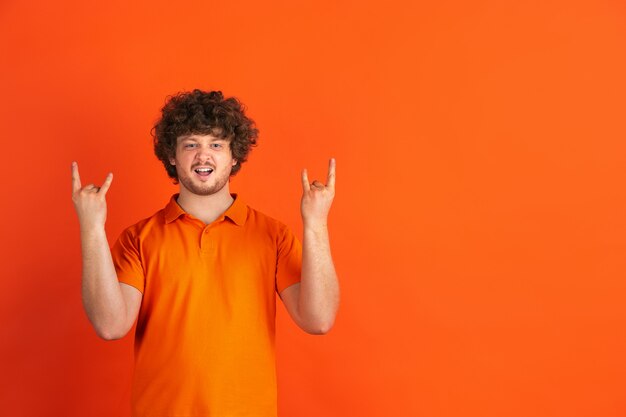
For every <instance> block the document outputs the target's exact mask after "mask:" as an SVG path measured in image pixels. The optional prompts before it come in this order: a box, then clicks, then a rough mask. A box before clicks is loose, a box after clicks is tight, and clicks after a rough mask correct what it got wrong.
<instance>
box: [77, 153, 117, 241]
mask: <svg viewBox="0 0 626 417" xmlns="http://www.w3.org/2000/svg"><path fill="white" fill-rule="evenodd" d="M112 181H113V173H112V172H110V173H109V174H108V175H107V177H106V179H105V180H104V184H102V186H101V187H98V186H96V185H95V184H88V185H85V186H84V187H82V188H81V184H80V175H78V164H77V163H76V162H72V201H73V202H74V208H75V209H76V214H78V221H79V223H80V227H81V229H84V230H89V229H92V228H104V223H105V221H106V218H107V203H106V200H105V198H104V197H105V195H106V193H107V191H108V190H109V187H110V186H111V182H112Z"/></svg>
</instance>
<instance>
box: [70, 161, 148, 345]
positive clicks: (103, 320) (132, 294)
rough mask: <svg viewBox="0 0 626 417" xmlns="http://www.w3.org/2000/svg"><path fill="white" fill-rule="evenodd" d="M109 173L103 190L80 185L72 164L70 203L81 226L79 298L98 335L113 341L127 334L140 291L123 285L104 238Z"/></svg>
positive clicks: (135, 311) (76, 166)
mask: <svg viewBox="0 0 626 417" xmlns="http://www.w3.org/2000/svg"><path fill="white" fill-rule="evenodd" d="M112 180H113V174H112V173H109V174H108V175H107V177H106V180H105V181H104V183H103V184H102V187H98V186H96V185H94V184H88V185H86V186H85V187H82V186H81V182H80V176H79V173H78V164H76V162H74V163H72V201H73V202H74V207H75V208H76V213H77V215H78V220H79V223H80V240H81V250H82V261H83V278H82V299H83V306H84V308H85V311H86V313H87V317H88V318H89V321H90V322H91V324H92V325H93V327H94V329H95V330H96V333H97V334H98V336H100V337H101V338H103V339H105V340H115V339H119V338H121V337H123V336H124V335H126V333H128V331H129V330H130V328H131V327H132V325H133V323H134V322H135V318H136V317H137V314H138V312H139V306H140V304H141V292H139V290H137V289H136V288H132V289H130V288H127V287H130V286H129V285H125V284H124V285H122V284H121V283H120V282H119V281H118V279H117V274H116V272H115V266H114V264H113V259H112V257H111V250H110V248H109V244H108V241H107V237H106V232H105V229H104V223H105V221H106V212H107V208H106V200H105V195H106V193H107V191H108V189H109V187H110V186H111V182H112Z"/></svg>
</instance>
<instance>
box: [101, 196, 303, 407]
mask: <svg viewBox="0 0 626 417" xmlns="http://www.w3.org/2000/svg"><path fill="white" fill-rule="evenodd" d="M231 196H232V197H233V198H234V199H235V201H234V202H233V204H232V205H231V206H230V207H229V208H228V209H227V210H226V212H224V213H223V214H222V215H221V216H220V217H219V218H218V219H216V220H215V221H214V222H213V223H211V224H208V225H205V224H204V223H203V222H202V221H201V220H200V219H198V218H196V217H193V216H191V215H190V214H187V213H186V212H185V211H184V210H183V209H182V208H181V207H180V206H179V205H178V203H177V202H176V198H177V197H178V194H174V195H173V196H172V197H171V199H170V201H169V203H168V204H167V206H166V207H165V208H164V209H162V210H159V211H158V212H157V213H155V214H154V215H153V216H151V217H149V218H146V219H144V220H141V221H139V222H138V223H136V224H134V225H132V226H130V227H128V228H127V229H125V230H124V231H123V232H122V233H121V234H120V236H119V238H118V239H117V241H116V242H115V244H114V245H113V247H112V249H111V255H112V257H113V263H114V265H115V270H116V272H117V277H118V280H119V281H120V282H123V283H126V284H129V285H132V286H133V287H135V288H137V289H138V290H139V291H141V292H142V293H143V300H142V303H141V309H140V311H139V316H138V318H137V328H136V333H135V346H134V349H135V370H134V375H133V384H132V394H131V398H132V415H133V417H157V416H158V417H174V416H175V417H192V416H193V417H235V416H237V417H244V416H251V417H252V416H254V417H276V416H277V404H276V403H277V396H276V388H277V387H276V366H275V348H274V336H275V314H276V292H279V293H280V291H282V290H283V289H285V288H286V287H288V286H290V285H292V284H295V283H296V282H299V281H300V273H301V265H302V246H301V244H300V242H299V241H298V239H297V238H296V237H295V235H294V234H293V233H292V232H291V231H290V230H289V229H288V228H287V226H285V225H284V224H283V223H281V222H280V221H278V220H275V219H273V218H271V217H269V216H266V215H264V214H262V213H260V212H259V211H257V210H255V209H253V208H251V207H248V206H247V205H246V204H245V203H244V202H243V201H242V200H241V198H240V197H239V196H238V195H237V194H231Z"/></svg>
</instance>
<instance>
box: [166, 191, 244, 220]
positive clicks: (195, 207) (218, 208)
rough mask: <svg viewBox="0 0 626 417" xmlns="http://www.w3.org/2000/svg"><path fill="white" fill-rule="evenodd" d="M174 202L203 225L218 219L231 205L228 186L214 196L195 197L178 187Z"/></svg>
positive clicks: (231, 198) (231, 199) (231, 200)
mask: <svg viewBox="0 0 626 417" xmlns="http://www.w3.org/2000/svg"><path fill="white" fill-rule="evenodd" d="M179 189H180V190H179V196H178V198H177V199H176V202H177V203H178V205H179V206H181V207H182V209H183V210H185V212H187V213H188V214H191V215H192V216H194V217H196V218H198V219H200V220H202V221H203V222H204V223H205V224H209V223H212V222H213V221H215V219H217V218H218V217H220V215H222V214H223V213H224V212H225V211H226V210H227V209H228V208H229V207H230V206H231V205H232V204H233V201H235V200H234V199H233V197H232V196H231V195H230V191H229V189H228V184H227V185H226V186H225V187H224V188H222V189H221V190H219V191H218V192H217V193H215V194H211V195H197V194H194V193H192V192H190V191H189V190H187V189H186V188H185V187H183V186H182V185H180V187H179Z"/></svg>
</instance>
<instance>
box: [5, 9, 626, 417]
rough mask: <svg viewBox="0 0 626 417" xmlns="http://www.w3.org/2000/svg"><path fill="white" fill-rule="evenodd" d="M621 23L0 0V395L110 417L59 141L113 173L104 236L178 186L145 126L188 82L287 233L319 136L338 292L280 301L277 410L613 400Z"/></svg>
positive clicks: (119, 409) (64, 149)
mask: <svg viewBox="0 0 626 417" xmlns="http://www.w3.org/2000/svg"><path fill="white" fill-rule="evenodd" d="M625 47H626V7H625V6H624V3H622V2H617V1H591V0H588V1H560V0H555V1H531V2H514V1H509V2H507V1H494V0H486V1H477V2H460V1H437V2H435V1H430V2H426V1H422V2H419V1H385V2H382V1H381V2H379V1H369V2H368V1H366V2H362V1H361V2H356V1H321V2H320V1H315V2H312V1H308V2H287V1H282V2H278V1H275V2H272V1H270V2H252V1H247V2H212V1H202V2H201V1H194V2H186V3H184V4H176V5H175V4H173V3H172V2H161V1H152V2H133V3H128V2H115V1H114V2H100V3H90V2H79V1H69V0H62V1H60V2H43V1H35V2H17V1H5V2H3V3H2V4H0V56H1V57H2V62H3V64H2V65H1V66H0V91H1V92H2V100H0V126H1V127H2V130H1V133H0V138H1V140H2V145H3V146H2V149H3V151H4V160H3V163H2V164H1V167H2V168H1V169H2V176H1V178H2V184H3V187H2V188H3V197H2V198H3V204H2V205H1V210H2V212H1V213H0V222H1V227H2V229H1V230H2V239H1V244H2V248H1V249H2V250H1V251H0V253H1V254H2V255H1V256H2V259H1V260H2V265H3V273H2V275H1V278H0V328H2V330H3V331H2V340H1V342H0V358H2V359H0V361H1V362H0V364H1V369H2V371H3V372H1V373H0V374H1V376H0V404H2V410H3V411H2V413H3V415H7V416H9V415H10V416H20V417H21V416H29V417H30V416H42V415H47V416H85V415H88V416H111V415H115V416H130V407H129V401H130V388H131V385H130V384H131V376H132V366H133V361H132V346H133V344H132V343H133V341H132V333H131V334H129V335H127V336H126V337H125V338H124V339H121V340H118V341H114V342H105V341H103V340H101V339H99V338H98V337H97V336H96V334H95V332H94V331H93V329H92V327H91V325H90V323H89V321H88V320H87V317H86V314H85V312H84V310H83V306H82V302H81V291H80V288H81V287H80V285H81V264H80V262H81V253H80V240H79V229H78V221H77V218H76V215H75V213H74V208H73V205H72V201H71V181H70V164H71V162H72V161H74V160H75V161H78V163H79V166H80V169H81V177H82V179H83V183H84V184H87V183H89V182H94V183H101V182H102V181H103V180H104V178H105V176H106V174H107V173H108V172H113V174H114V179H113V183H112V185H111V188H110V190H109V193H108V197H107V203H108V213H107V226H106V227H107V235H108V239H109V242H110V243H111V244H112V243H113V242H114V240H115V239H116V238H117V236H118V235H119V233H120V232H121V231H122V230H123V228H125V227H126V226H128V225H130V224H132V223H135V222H136V221H138V220H140V219H142V218H145V217H147V216H150V215H151V214H153V213H154V212H156V211H157V210H159V209H160V208H162V207H163V206H164V205H165V204H166V203H167V201H168V199H169V197H170V196H171V195H172V194H173V193H174V192H176V191H177V187H175V186H173V185H172V184H171V183H170V182H169V181H168V179H167V176H166V174H165V171H164V169H163V166H162V165H161V164H160V163H159V162H158V161H157V160H156V158H155V157H154V155H153V152H152V147H151V137H150V128H151V127H152V125H153V124H154V122H155V121H156V119H157V118H158V116H159V110H160V108H161V106H162V105H163V103H164V101H165V98H166V97H167V96H168V95H170V94H174V93H176V92H178V91H183V90H190V89H193V88H201V89H206V90H209V89H218V90H221V91H223V92H224V94H225V95H234V96H236V97H238V98H240V99H241V101H242V102H244V103H245V105H246V106H247V109H248V114H249V115H250V116H251V117H252V118H253V119H254V120H255V121H256V122H257V125H258V127H259V129H260V139H259V146H258V147H257V148H255V149H254V150H253V151H252V153H251V154H250V158H249V161H248V162H247V163H245V164H244V166H243V168H242V170H241V172H240V173H238V174H237V176H236V177H235V178H233V180H232V182H231V185H230V187H231V190H232V191H234V192H237V193H239V194H241V195H242V196H243V197H245V201H246V202H247V203H248V204H250V205H251V206H253V207H255V208H257V209H259V210H261V211H263V212H265V213H267V214H269V215H271V216H273V217H276V218H279V219H281V220H282V221H283V222H285V223H286V224H287V225H288V226H290V227H291V228H292V229H293V230H294V231H295V232H296V233H297V234H298V236H299V237H300V238H301V233H302V223H301V219H300V212H299V204H300V197H301V193H302V191H301V183H300V172H301V169H302V168H307V169H308V170H309V178H310V179H311V180H313V179H320V180H325V178H326V168H327V164H328V159H329V158H330V157H334V158H336V160H337V183H336V190H337V193H336V197H335V201H334V203H333V207H332V209H331V212H330V218H329V230H330V238H331V247H332V254H333V260H334V262H335V266H336V269H337V273H338V276H339V281H340V286H341V306H340V310H339V315H338V317H337V321H336V323H335V326H334V327H333V329H332V330H331V332H330V333H329V334H327V335H324V336H311V335H308V334H305V333H303V332H302V331H301V330H300V329H299V328H297V327H296V325H295V324H294V323H293V322H292V321H291V319H290V317H289V316H288V314H287V312H286V310H285V308H284V306H282V305H279V306H278V317H277V354H278V363H277V369H278V377H279V381H278V383H279V412H280V413H279V414H280V416H285V417H286V416H299V417H309V416H327V417H334V416H337V417H341V416H346V415H358V416H362V417H370V416H371V417H378V416H398V417H452V416H454V417H458V416H464V417H470V416H476V417H501V416H510V417H516V416H520V417H521V416H524V417H526V416H534V417H555V416H563V417H587V416H589V417H597V416H602V417H618V416H623V415H626V400H625V398H626V396H625V395H624V390H625V385H624V381H625V380H626V360H625V359H624V358H625V355H624V352H625V350H626V336H624V335H625V334H626V333H625V332H624V328H625V327H626V311H625V308H624V298H625V295H626V291H625V290H626V283H625V282H626V281H625V280H624V276H625V275H626V261H625V256H624V253H626V250H625V249H626V247H625V243H626V242H625V236H626V221H625V220H624V219H625V218H626V217H625V216H624V213H626V197H625V193H624V184H625V183H626V170H625V168H624V167H625V166H626V145H625V143H626V142H625V141H624V138H626V127H625V126H626V125H625V124H624V114H625V110H626V106H625V100H624V97H626V94H625V93H626V82H625V78H624V74H625V73H626V55H625V54H624V50H625ZM279 303H280V302H279Z"/></svg>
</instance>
